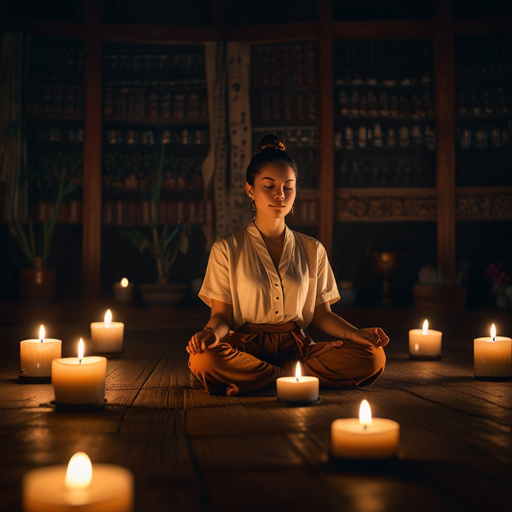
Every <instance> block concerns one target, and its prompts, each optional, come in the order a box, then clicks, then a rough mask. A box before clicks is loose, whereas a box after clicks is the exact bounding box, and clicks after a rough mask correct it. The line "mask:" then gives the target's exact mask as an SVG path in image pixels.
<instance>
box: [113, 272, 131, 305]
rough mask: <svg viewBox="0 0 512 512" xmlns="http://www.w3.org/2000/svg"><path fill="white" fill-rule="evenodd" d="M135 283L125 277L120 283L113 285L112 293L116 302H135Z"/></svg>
mask: <svg viewBox="0 0 512 512" xmlns="http://www.w3.org/2000/svg"><path fill="white" fill-rule="evenodd" d="M134 292H135V285H134V284H133V283H130V282H129V281H128V279H126V277H123V279H121V281H120V282H119V283H114V284H113V285H112V293H113V294H114V300H115V301H116V302H133V294H134Z"/></svg>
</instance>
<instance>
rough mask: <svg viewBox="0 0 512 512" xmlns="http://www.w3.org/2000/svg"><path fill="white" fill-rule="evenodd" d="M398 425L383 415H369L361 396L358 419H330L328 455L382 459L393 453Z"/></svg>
mask: <svg viewBox="0 0 512 512" xmlns="http://www.w3.org/2000/svg"><path fill="white" fill-rule="evenodd" d="M399 439H400V425H399V424H398V423H397V422H396V421H393V420H388V419H386V418H372V413H371V409H370V404H369V403H368V402H367V401H366V400H363V401H362V402H361V406H360V408H359V419H357V418H346V419H337V420H334V421H333V422H332V424H331V451H332V455H333V456H335V457H338V458H342V459H373V460H375V459H386V458H390V457H393V456H395V455H396V453H397V451H398V444H399Z"/></svg>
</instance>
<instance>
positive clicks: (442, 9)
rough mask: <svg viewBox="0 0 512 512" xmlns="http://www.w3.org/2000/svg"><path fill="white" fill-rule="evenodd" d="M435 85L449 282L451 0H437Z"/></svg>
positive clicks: (443, 256)
mask: <svg viewBox="0 0 512 512" xmlns="http://www.w3.org/2000/svg"><path fill="white" fill-rule="evenodd" d="M436 25H437V29H436V35H435V40H434V84H435V95H436V96H435V114H436V120H437V126H436V140H437V153H436V183H437V198H438V199H437V200H438V203H437V264H438V266H439V268H440V269H441V272H442V275H443V279H444V281H445V283H446V284H454V283H455V277H456V268H455V258H456V256H455V71H454V36H453V15H452V2H451V0H436Z"/></svg>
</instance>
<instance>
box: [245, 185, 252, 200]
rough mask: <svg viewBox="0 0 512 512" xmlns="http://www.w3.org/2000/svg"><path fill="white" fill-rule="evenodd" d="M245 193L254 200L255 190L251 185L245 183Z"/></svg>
mask: <svg viewBox="0 0 512 512" xmlns="http://www.w3.org/2000/svg"><path fill="white" fill-rule="evenodd" d="M245 193H246V194H247V195H248V196H249V197H250V198H251V199H252V198H253V197H254V188H253V186H252V185H249V183H248V182H247V181H246V182H245Z"/></svg>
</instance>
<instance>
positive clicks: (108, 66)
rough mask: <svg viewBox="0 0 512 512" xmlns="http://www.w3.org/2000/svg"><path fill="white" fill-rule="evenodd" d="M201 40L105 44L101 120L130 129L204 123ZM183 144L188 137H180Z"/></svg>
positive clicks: (201, 125)
mask: <svg viewBox="0 0 512 512" xmlns="http://www.w3.org/2000/svg"><path fill="white" fill-rule="evenodd" d="M204 58H205V57H204V46H203V45H199V44H198V45H144V44H133V43H132V44H128V43H108V44H105V45H104V54H103V120H104V126H105V127H106V129H112V128H115V127H116V125H123V126H129V127H130V128H131V129H132V130H135V131H136V130H138V129H139V127H140V130H143V127H145V126H151V127H153V126H154V127H163V128H165V127H167V128H171V127H173V128H174V127H180V126H183V127H185V128H187V129H192V128H193V127H197V129H198V130H205V129H207V128H208V107H207V90H206V75H205V62H204ZM185 143H189V142H185Z"/></svg>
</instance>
